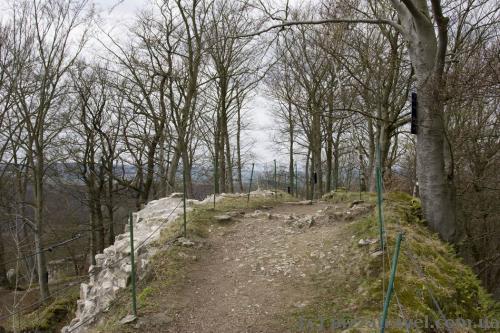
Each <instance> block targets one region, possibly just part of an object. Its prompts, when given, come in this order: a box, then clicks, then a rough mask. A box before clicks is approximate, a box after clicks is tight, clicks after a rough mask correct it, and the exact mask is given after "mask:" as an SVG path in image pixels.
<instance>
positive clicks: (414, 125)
mask: <svg viewBox="0 0 500 333" xmlns="http://www.w3.org/2000/svg"><path fill="white" fill-rule="evenodd" d="M417 110H418V101H417V93H416V92H412V93H411V130H410V132H411V134H418V115H417Z"/></svg>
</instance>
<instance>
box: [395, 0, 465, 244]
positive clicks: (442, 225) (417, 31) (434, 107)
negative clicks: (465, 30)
mask: <svg viewBox="0 0 500 333" xmlns="http://www.w3.org/2000/svg"><path fill="white" fill-rule="evenodd" d="M393 4H394V6H395V7H396V8H397V9H398V13H399V16H400V20H401V23H402V25H403V27H404V29H405V32H406V36H405V38H406V39H407V42H408V50H409V54H410V59H411V61H412V65H413V67H414V69H415V77H416V87H417V94H418V134H417V177H418V182H419V187H420V197H421V201H422V208H423V212H424V216H425V219H426V220H427V221H428V222H429V225H430V227H431V228H432V229H433V230H435V231H436V232H438V233H439V235H440V236H441V237H442V238H443V239H444V240H446V241H450V242H453V241H455V240H456V239H457V236H458V234H459V230H457V226H456V216H455V192H454V186H453V174H450V173H447V172H446V169H445V158H444V156H445V154H444V150H443V149H444V147H447V146H446V145H445V128H444V119H443V117H444V115H443V111H444V110H443V109H444V108H443V101H442V96H441V93H442V92H443V90H444V87H445V82H444V78H443V69H444V62H445V56H446V47H447V44H448V19H447V18H445V17H444V16H443V13H442V8H441V4H440V1H438V0H431V4H432V9H433V15H434V17H435V21H436V23H437V31H438V36H439V41H438V38H437V37H436V32H435V31H436V30H435V27H434V23H433V21H432V20H431V19H430V14H429V10H428V8H427V3H426V2H425V1H423V0H419V1H415V2H412V4H414V6H415V7H416V10H415V8H411V7H406V8H403V7H397V6H398V4H397V3H396V2H395V1H393Z"/></svg>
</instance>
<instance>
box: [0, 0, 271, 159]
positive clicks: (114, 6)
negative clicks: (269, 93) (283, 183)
mask: <svg viewBox="0 0 500 333" xmlns="http://www.w3.org/2000/svg"><path fill="white" fill-rule="evenodd" d="M0 1H3V0H0ZM94 2H95V4H96V6H97V9H98V12H100V17H101V19H102V23H103V25H104V26H105V30H108V29H112V31H113V35H117V34H119V32H120V31H125V28H126V25H127V24H130V23H132V22H133V20H134V17H135V15H136V14H137V12H138V11H140V10H141V8H144V7H145V6H147V5H148V3H150V2H149V1H148V0H124V1H119V0H94ZM108 31H109V30H108ZM271 112H272V102H271V101H269V100H267V99H266V98H265V97H264V96H263V94H262V93H257V95H256V96H255V97H253V98H252V100H251V101H249V103H248V112H247V114H248V115H249V116H250V127H249V129H248V130H247V131H246V132H245V133H244V135H243V137H242V139H243V140H245V141H246V142H245V143H248V142H250V141H254V142H255V144H254V147H253V149H252V150H253V152H254V154H255V155H256V162H257V161H259V162H264V161H271V160H273V159H275V158H276V159H281V158H280V156H277V154H276V152H277V151H276V149H275V147H274V145H273V143H272V140H271V138H272V132H273V125H274V123H275V122H273V119H272V116H271Z"/></svg>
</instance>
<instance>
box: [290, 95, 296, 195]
mask: <svg viewBox="0 0 500 333" xmlns="http://www.w3.org/2000/svg"><path fill="white" fill-rule="evenodd" d="M291 113H292V110H291V105H290V104H288V131H289V133H290V136H289V140H290V142H289V147H288V156H289V158H288V174H289V175H290V176H289V179H288V187H289V188H290V194H293V193H294V191H295V186H294V184H295V171H294V168H293V167H294V158H293V140H294V126H293V121H292V117H291V116H292V114H291Z"/></svg>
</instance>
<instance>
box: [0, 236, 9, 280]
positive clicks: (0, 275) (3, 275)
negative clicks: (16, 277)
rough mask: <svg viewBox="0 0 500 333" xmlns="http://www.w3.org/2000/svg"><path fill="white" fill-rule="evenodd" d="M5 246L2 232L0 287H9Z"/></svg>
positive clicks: (0, 240) (0, 242)
mask: <svg viewBox="0 0 500 333" xmlns="http://www.w3.org/2000/svg"><path fill="white" fill-rule="evenodd" d="M4 244H5V243H4V240H3V235H2V232H0V287H8V286H9V281H8V280H7V270H6V269H5V255H4V251H5V248H4Z"/></svg>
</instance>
